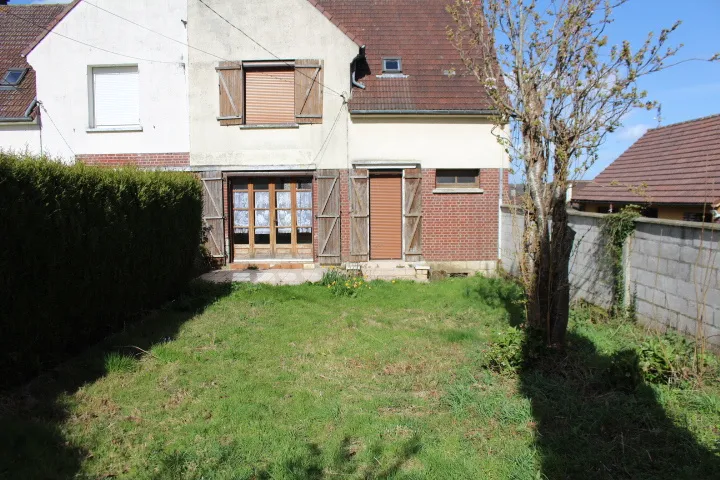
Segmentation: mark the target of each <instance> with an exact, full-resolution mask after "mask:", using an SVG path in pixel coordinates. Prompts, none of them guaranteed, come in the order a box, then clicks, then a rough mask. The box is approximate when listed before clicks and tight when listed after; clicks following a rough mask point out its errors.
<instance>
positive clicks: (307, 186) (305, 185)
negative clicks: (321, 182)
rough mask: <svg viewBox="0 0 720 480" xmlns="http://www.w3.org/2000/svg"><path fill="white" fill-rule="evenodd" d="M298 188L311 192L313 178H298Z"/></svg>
mask: <svg viewBox="0 0 720 480" xmlns="http://www.w3.org/2000/svg"><path fill="white" fill-rule="evenodd" d="M297 188H298V189H300V190H311V189H312V178H298V186H297Z"/></svg>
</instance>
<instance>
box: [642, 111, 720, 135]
mask: <svg viewBox="0 0 720 480" xmlns="http://www.w3.org/2000/svg"><path fill="white" fill-rule="evenodd" d="M715 117H720V113H713V114H712V115H706V116H704V117H698V118H692V119H690V120H683V121H682V122H677V123H671V124H669V125H660V126H659V127H655V128H650V129H648V131H651V130H660V129H662V128H669V127H677V126H678V125H685V124H687V123H693V122H699V121H702V120H708V119H711V118H715Z"/></svg>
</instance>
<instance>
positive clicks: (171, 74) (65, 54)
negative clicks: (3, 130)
mask: <svg viewBox="0 0 720 480" xmlns="http://www.w3.org/2000/svg"><path fill="white" fill-rule="evenodd" d="M93 3H94V4H96V5H98V6H100V7H102V8H105V9H107V10H109V11H111V12H113V13H116V14H117V15H120V16H122V17H125V18H127V19H130V20H133V21H134V22H137V23H138V24H140V25H143V26H146V27H148V28H149V29H152V30H155V31H157V32H160V33H162V34H164V35H167V36H169V37H171V38H173V39H175V40H177V41H179V42H182V43H187V33H186V27H185V25H184V24H183V21H185V20H187V0H126V1H123V2H117V1H113V0H93ZM194 3H196V2H194ZM54 31H55V32H57V33H59V34H62V35H66V36H68V37H72V38H74V39H76V40H80V41H82V42H84V43H87V44H90V45H93V46H94V47H99V48H103V49H105V50H109V51H111V52H116V53H122V54H125V55H128V56H132V57H139V58H142V59H147V60H156V61H162V62H168V63H158V62H150V61H146V60H137V59H133V58H128V57H125V56H121V55H116V54H113V53H108V52H105V51H102V50H100V49H99V48H92V47H88V46H85V45H80V44H78V43H76V42H73V41H71V40H68V39H66V38H62V37H60V36H58V35H55V34H53V33H49V34H48V35H47V36H46V37H45V38H44V39H43V40H42V42H40V44H39V45H37V46H36V47H35V49H34V50H33V51H32V52H31V53H30V54H29V55H28V61H29V63H30V64H31V65H32V66H33V68H34V69H35V71H36V72H37V95H38V100H39V101H41V102H42V103H43V104H44V106H45V108H46V109H47V110H48V113H49V116H50V117H51V118H52V120H54V122H55V124H56V125H57V130H56V128H55V127H53V125H52V123H51V122H50V120H49V118H47V117H48V115H45V112H42V115H44V117H43V143H44V145H45V151H46V153H48V154H51V155H56V156H61V157H63V158H65V159H67V160H71V159H72V153H71V152H70V150H69V149H68V147H67V146H66V145H65V142H64V141H63V140H62V138H61V137H60V134H59V133H58V130H59V131H60V133H61V134H62V136H64V137H65V139H66V140H67V143H69V144H70V147H71V148H72V150H73V151H74V152H75V153H76V154H110V153H165V152H187V151H188V150H189V127H188V100H187V67H186V64H187V47H186V46H184V45H181V44H180V43H177V42H174V41H171V40H169V39H167V38H163V37H161V36H159V35H156V34H155V33H152V32H149V31H148V30H145V29H142V28H140V27H138V26H135V25H132V24H130V23H128V22H126V21H124V20H121V19H119V18H117V17H114V16H112V15H110V14H108V13H107V12H104V11H101V10H99V9H97V8H95V7H93V6H91V5H88V4H85V3H84V2H80V3H79V4H78V5H77V6H76V7H75V8H74V9H73V10H72V11H71V12H70V13H69V14H68V15H67V16H66V17H65V18H64V19H63V20H62V21H61V22H60V23H59V24H58V25H57V26H56V27H55V28H54ZM104 65H137V66H138V71H139V82H140V122H141V126H142V131H141V132H113V133H107V132H103V133H88V132H87V129H88V127H89V104H88V102H89V92H88V89H89V87H88V85H89V83H88V77H89V69H88V67H89V66H104Z"/></svg>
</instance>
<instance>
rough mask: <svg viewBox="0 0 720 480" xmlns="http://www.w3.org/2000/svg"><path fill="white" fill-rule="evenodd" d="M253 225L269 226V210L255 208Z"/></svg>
mask: <svg viewBox="0 0 720 480" xmlns="http://www.w3.org/2000/svg"><path fill="white" fill-rule="evenodd" d="M255 226H257V227H269V226H270V210H255Z"/></svg>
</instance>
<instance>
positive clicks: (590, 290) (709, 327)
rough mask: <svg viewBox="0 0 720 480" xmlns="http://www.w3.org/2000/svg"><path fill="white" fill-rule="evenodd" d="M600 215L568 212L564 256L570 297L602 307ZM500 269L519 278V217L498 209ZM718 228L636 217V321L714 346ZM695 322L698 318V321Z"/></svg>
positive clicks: (608, 290)
mask: <svg viewBox="0 0 720 480" xmlns="http://www.w3.org/2000/svg"><path fill="white" fill-rule="evenodd" d="M602 217H603V215H599V214H594V213H584V212H573V213H571V214H570V226H571V228H573V230H575V243H574V245H573V251H572V254H571V255H572V256H571V259H570V282H571V288H572V290H571V293H572V297H573V299H574V300H579V299H584V300H587V301H589V302H592V303H594V304H596V305H600V306H603V307H608V306H610V302H611V301H612V274H611V271H610V267H609V263H608V260H607V254H606V247H605V239H604V238H603V237H602V234H601V225H602V223H601V221H602ZM501 218H502V227H501V228H502V230H501V231H502V244H501V248H502V258H501V260H502V266H503V268H504V269H505V270H506V271H507V272H509V273H511V274H512V275H516V276H517V275H519V274H520V264H519V252H520V249H521V248H522V235H523V230H524V227H523V218H522V214H521V212H519V211H516V212H515V213H514V214H513V208H512V207H510V206H504V207H503V209H502V217H501ZM719 240H720V225H711V224H702V223H695V222H679V221H673V220H656V219H646V218H641V219H638V220H636V222H635V233H634V234H633V235H632V236H631V237H630V238H629V239H628V240H627V242H626V244H625V258H624V262H625V282H626V283H625V285H624V287H625V289H626V292H627V298H628V300H632V301H634V302H635V305H636V308H637V317H638V320H640V321H641V322H642V323H644V324H648V325H651V326H653V327H661V328H664V327H671V328H674V329H677V330H678V331H681V332H685V333H689V334H693V335H694V334H695V332H696V330H697V328H698V325H699V324H702V328H703V329H704V333H705V336H706V338H708V341H709V342H711V343H714V344H716V345H720V252H719V251H718V250H720V244H719ZM699 320H702V322H701V323H700V322H699Z"/></svg>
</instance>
